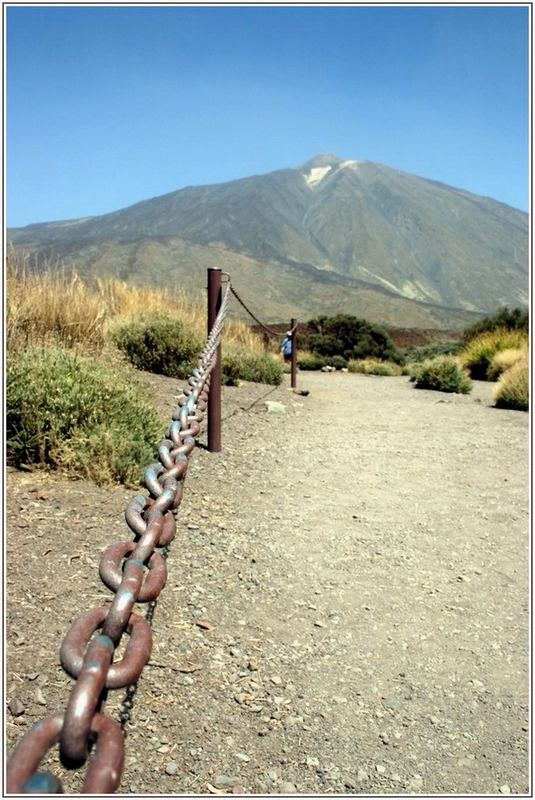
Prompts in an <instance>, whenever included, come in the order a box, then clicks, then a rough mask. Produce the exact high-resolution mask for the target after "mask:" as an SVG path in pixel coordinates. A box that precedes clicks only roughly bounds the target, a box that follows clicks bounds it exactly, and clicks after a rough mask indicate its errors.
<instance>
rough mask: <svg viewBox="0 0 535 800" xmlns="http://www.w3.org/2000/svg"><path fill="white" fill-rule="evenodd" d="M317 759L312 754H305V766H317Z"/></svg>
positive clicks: (318, 763)
mask: <svg viewBox="0 0 535 800" xmlns="http://www.w3.org/2000/svg"><path fill="white" fill-rule="evenodd" d="M319 765H320V762H319V759H317V758H315V757H314V756H307V767H319Z"/></svg>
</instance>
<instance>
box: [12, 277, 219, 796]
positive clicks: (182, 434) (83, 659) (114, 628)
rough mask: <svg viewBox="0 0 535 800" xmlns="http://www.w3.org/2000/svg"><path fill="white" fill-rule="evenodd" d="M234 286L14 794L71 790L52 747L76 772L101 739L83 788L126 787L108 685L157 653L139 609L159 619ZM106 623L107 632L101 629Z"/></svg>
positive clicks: (107, 558) (109, 563) (31, 734)
mask: <svg viewBox="0 0 535 800" xmlns="http://www.w3.org/2000/svg"><path fill="white" fill-rule="evenodd" d="M230 291H231V286H230V282H227V284H226V289H225V290H224V294H223V297H222V300H221V306H220V310H219V313H218V315H217V317H216V320H215V322H214V325H213V326H212V330H211V331H210V333H209V335H208V338H207V341H206V344H205V347H204V349H203V351H202V353H201V354H200V356H199V360H198V362H197V366H196V367H195V368H194V369H193V370H192V373H191V376H190V378H189V379H188V383H187V386H186V387H185V389H184V391H183V393H182V394H181V395H180V396H179V397H178V408H177V409H175V411H174V412H173V414H172V420H171V423H170V425H169V428H168V430H167V433H166V438H165V439H163V441H161V442H160V445H159V447H158V456H159V461H158V462H155V463H154V464H151V465H150V466H149V467H147V469H146V470H145V475H144V483H145V487H146V489H147V490H148V492H149V494H148V496H147V497H146V496H144V495H142V494H138V495H136V496H135V497H134V498H133V499H132V500H131V501H130V502H129V503H128V505H127V508H126V511H125V520H126V523H127V525H128V527H129V528H130V530H131V532H132V533H133V535H134V539H133V541H128V542H122V543H119V544H115V545H112V546H110V547H108V548H107V550H105V552H104V554H103V555H102V558H101V562H100V568H99V574H100V577H101V579H102V581H103V582H104V584H105V585H106V586H107V587H108V588H109V589H111V591H113V592H115V597H114V599H113V602H112V603H111V606H110V607H109V608H108V607H106V608H105V607H102V608H93V609H90V610H89V611H85V612H84V613H82V614H81V615H80V616H79V617H78V618H77V619H76V620H75V621H74V622H73V623H72V625H71V627H70V628H69V630H68V632H67V634H66V636H65V638H64V639H63V642H62V644H61V648H60V660H61V664H62V666H63V668H64V669H65V671H66V672H67V673H68V674H69V675H70V676H71V677H73V678H75V679H76V682H75V684H74V686H73V689H72V691H71V695H70V697H69V700H68V703H67V708H66V710H65V714H64V715H58V716H55V717H49V718H48V719H45V720H43V721H41V722H38V723H37V724H36V725H34V726H33V728H32V729H31V730H30V731H28V733H27V734H26V735H25V736H24V737H23V739H22V740H21V741H20V743H19V744H18V746H17V747H16V749H15V750H14V751H13V753H12V755H11V757H10V759H9V762H8V765H7V792H8V793H9V794H36V793H37V794H57V793H61V792H63V789H62V785H61V782H60V781H59V780H58V778H56V777H55V776H54V775H52V774H51V773H48V772H37V769H38V767H39V764H40V762H41V761H42V759H43V758H44V756H45V755H46V753H47V751H48V750H49V749H50V748H51V747H52V746H53V745H54V744H56V743H57V742H59V749H60V757H61V761H62V763H63V764H64V766H66V767H68V768H71V769H74V768H78V767H81V766H82V765H83V764H85V762H86V761H87V760H88V757H89V754H90V752H91V749H92V748H93V745H95V747H94V749H95V752H94V754H93V755H92V756H91V759H90V760H89V764H88V767H87V772H86V777H85V782H84V785H83V789H82V792H83V793H95V794H108V793H111V792H114V791H115V790H116V789H117V788H118V786H119V785H120V782H121V775H122V770H123V764H124V738H123V731H122V729H121V726H120V725H119V724H118V723H117V722H115V721H114V720H112V719H110V718H109V717H107V716H105V715H104V713H103V709H104V705H105V700H106V695H107V691H108V689H120V688H124V687H131V686H132V685H133V684H135V683H136V682H137V680H138V679H139V676H140V675H141V673H142V671H143V668H144V666H145V664H146V663H147V661H148V660H149V658H150V653H151V648H152V631H151V627H150V624H149V622H148V621H147V620H146V619H143V618H142V617H140V616H139V615H138V614H136V613H135V612H134V608H135V606H136V603H150V604H151V605H150V606H149V608H150V609H151V616H152V612H153V610H154V603H155V600H156V598H157V597H158V596H159V594H160V592H161V590H162V589H163V587H164V586H165V582H166V579H167V567H166V564H165V561H164V559H163V558H162V556H161V555H160V554H159V553H157V552H156V549H157V548H167V546H168V545H169V544H170V542H171V541H172V540H173V539H174V537H175V534H176V519H175V514H176V510H177V508H178V506H179V505H180V503H181V501H182V492H183V482H184V479H185V476H186V473H187V470H188V463H189V456H190V454H191V452H192V450H193V448H194V447H195V437H196V436H198V434H199V432H200V429H201V422H202V421H203V419H204V412H205V411H206V407H207V403H208V396H209V390H210V374H211V372H212V369H213V367H214V365H215V362H216V357H217V355H216V351H217V347H218V345H219V342H220V338H221V333H222V330H223V325H224V321H225V316H226V312H227V307H228V302H229V296H230ZM165 553H166V550H164V554H165ZM121 565H122V566H121ZM147 616H148V615H147ZM97 630H98V631H100V632H99V633H98V634H97V635H96V636H95V634H96V632H97ZM124 633H127V634H128V635H129V639H128V643H127V645H126V648H125V651H124V655H123V658H122V659H120V660H119V661H114V654H115V651H116V649H117V647H118V645H119V643H120V641H121V639H122V636H123V634H124ZM95 743H96V744H95Z"/></svg>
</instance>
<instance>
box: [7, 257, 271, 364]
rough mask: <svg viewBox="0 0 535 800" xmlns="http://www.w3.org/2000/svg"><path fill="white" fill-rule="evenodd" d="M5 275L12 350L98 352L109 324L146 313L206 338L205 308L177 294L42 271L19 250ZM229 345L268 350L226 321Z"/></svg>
mask: <svg viewBox="0 0 535 800" xmlns="http://www.w3.org/2000/svg"><path fill="white" fill-rule="evenodd" d="M6 272H7V320H6V333H7V344H8V347H13V346H23V347H25V346H27V345H28V344H37V343H57V344H62V345H64V346H67V347H71V348H72V347H74V348H76V347H77V346H79V345H82V346H83V347H84V349H89V350H93V351H95V352H98V351H99V350H101V349H102V348H103V347H104V345H105V342H106V339H107V333H108V330H109V328H110V326H112V325H114V324H115V323H117V322H126V321H128V320H132V319H137V318H138V317H139V316H140V315H141V314H142V313H143V312H147V311H162V312H165V313H166V314H168V315H169V316H171V317H174V318H179V319H180V320H182V322H183V323H184V324H185V326H186V327H187V328H189V329H190V330H191V331H193V332H194V333H196V334H197V335H198V336H199V337H200V338H201V339H204V338H205V337H206V309H205V308H204V307H203V306H202V305H201V304H200V303H199V304H193V303H192V302H191V301H190V300H188V299H187V298H186V297H185V295H183V294H181V293H178V292H169V291H165V290H163V289H157V288H151V287H139V286H130V285H128V284H126V283H124V282H123V281H119V280H116V279H113V278H108V279H98V280H97V282H96V284H95V285H94V286H92V285H89V284H88V283H86V282H85V281H84V280H82V279H81V278H80V277H79V275H77V274H76V272H74V271H71V272H67V271H65V270H62V269H61V267H59V268H58V266H57V265H53V264H47V265H45V268H44V269H43V270H42V271H37V270H36V269H35V266H34V265H33V264H32V263H31V261H30V259H29V257H28V256H25V255H23V254H21V253H19V252H18V251H12V252H11V253H10V254H9V259H8V264H7V270H6ZM225 345H228V346H230V347H240V348H242V349H246V350H248V351H250V352H252V353H255V354H257V355H260V354H261V353H263V352H264V346H263V343H262V339H261V337H260V336H258V335H257V334H254V333H253V332H252V331H251V329H250V327H249V326H248V325H246V324H245V323H243V322H240V321H236V320H227V322H226V323H225V332H224V336H223V348H225Z"/></svg>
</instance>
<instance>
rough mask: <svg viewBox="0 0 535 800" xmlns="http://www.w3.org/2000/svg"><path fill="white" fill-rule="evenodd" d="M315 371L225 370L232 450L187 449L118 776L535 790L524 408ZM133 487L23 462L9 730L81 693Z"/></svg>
mask: <svg viewBox="0 0 535 800" xmlns="http://www.w3.org/2000/svg"><path fill="white" fill-rule="evenodd" d="M145 378H146V380H147V382H148V383H149V384H150V385H151V386H152V387H153V388H154V391H155V393H156V397H157V398H159V401H160V402H161V411H162V414H163V416H164V418H165V419H167V417H168V415H169V413H170V410H171V409H172V408H173V400H172V396H173V392H174V391H175V390H176V384H175V382H174V381H170V380H169V379H165V378H159V377H155V376H149V375H145ZM299 381H300V384H301V385H302V386H304V387H307V388H309V389H310V395H309V396H308V397H301V396H298V395H295V394H293V393H291V392H290V391H288V389H287V388H286V387H279V388H277V389H272V388H269V387H265V386H259V385H255V384H246V385H244V386H243V387H240V388H238V389H235V388H228V389H225V392H224V410H223V415H224V418H225V419H224V428H223V444H224V450H223V452H222V453H221V454H217V455H214V454H210V453H208V452H206V451H205V450H203V449H198V451H197V452H196V453H195V454H194V455H193V457H192V460H191V464H190V470H189V473H188V479H187V482H186V490H185V494H184V502H183V504H182V508H181V511H180V514H179V521H181V522H182V525H181V526H180V534H179V536H178V537H177V540H175V542H174V543H173V545H172V548H171V554H170V557H169V561H168V566H169V571H170V574H169V579H168V584H167V586H166V587H165V589H164V591H163V592H162V594H161V596H160V599H159V601H158V605H157V608H156V612H155V615H154V620H153V629H154V633H155V644H154V647H153V652H152V656H151V661H150V663H149V664H148V665H147V667H146V668H145V670H144V673H143V677H142V679H141V681H140V682H139V684H138V688H137V693H136V695H135V697H134V701H133V709H132V712H131V717H130V720H129V721H128V722H127V723H126V732H127V745H126V749H127V757H126V766H125V773H124V778H123V783H122V786H121V791H123V792H127V793H135V794H146V793H157V794H172V793H175V794H177V793H183V794H206V793H213V794H217V793H227V792H234V793H240V792H245V793H277V792H278V793H283V794H288V793H291V792H293V791H297V792H299V793H338V794H343V793H346V794H359V793H362V794H403V793H416V794H424V795H428V794H430V793H461V794H470V793H475V794H485V793H499V792H501V793H502V794H508V793H513V794H514V793H526V792H528V791H529V788H530V787H529V784H528V668H529V663H528V634H529V628H528V603H529V593H528V565H529V552H528V548H529V542H528V508H527V506H528V416H527V415H526V414H523V413H520V412H514V411H499V410H497V409H494V408H491V407H490V395H491V387H490V386H489V385H486V384H479V383H478V384H476V386H475V388H474V391H473V393H472V394H471V395H469V396H454V395H445V394H444V395H442V394H439V393H434V392H426V391H417V390H415V389H414V388H413V387H412V385H411V384H410V383H409V382H408V379H407V378H378V377H374V376H363V375H348V374H341V373H336V374H321V373H320V374H318V373H314V374H305V373H301V374H300V375H299ZM266 400H267V401H276V402H279V403H282V404H283V406H284V410H283V411H278V412H277V411H273V412H272V413H268V412H267V411H266V406H265V401H266ZM201 441H202V440H201ZM133 493H135V492H133V490H126V489H125V488H116V489H106V490H100V489H97V488H95V487H94V486H93V485H92V484H90V483H87V482H84V481H78V482H70V481H67V480H65V479H63V478H59V477H57V476H51V475H47V474H44V473H42V472H32V473H19V472H10V473H9V474H8V498H7V503H8V520H9V531H8V573H7V596H8V607H7V621H8V664H7V666H8V669H7V684H8V685H7V694H8V702H10V703H11V705H12V707H13V708H14V709H15V711H16V712H17V713H16V714H13V713H9V712H8V715H7V739H8V744H9V746H12V744H13V743H14V742H16V741H17V740H18V739H19V738H20V736H21V733H22V732H24V731H25V730H26V729H27V728H28V726H29V725H30V724H31V723H32V722H34V721H36V720H37V719H39V718H41V717H43V716H46V715H49V714H52V713H54V712H56V711H57V710H58V709H60V708H62V707H63V706H64V704H65V701H66V698H67V696H68V691H69V687H70V686H71V685H72V684H71V681H70V679H69V678H67V677H66V676H65V675H64V674H63V672H62V670H61V668H60V667H59V666H58V656H57V650H58V648H59V645H60V642H61V639H62V637H63V635H64V633H65V631H66V629H67V627H68V625H69V623H70V621H71V620H72V618H73V617H74V616H77V615H78V614H79V613H80V612H81V611H82V610H84V609H86V608H90V607H92V606H94V605H99V604H101V603H103V602H105V600H106V598H109V592H107V590H105V589H104V587H103V586H102V584H100V582H99V579H98V560H99V557H100V552H101V551H102V549H104V547H105V546H106V545H107V544H109V543H110V542H113V541H116V540H121V539H126V538H128V535H125V533H126V528H125V525H124V523H123V522H122V514H123V511H124V507H125V504H126V501H127V500H128V499H130V498H131V497H132V494H133ZM42 613H44V616H43V621H41V614H42ZM123 698H124V693H123V692H120V691H119V692H116V693H114V695H113V696H111V698H110V702H109V706H108V708H109V710H110V713H114V714H115V715H116V714H117V713H118V711H119V707H120V704H121V701H122V700H123ZM14 700H17V701H18V703H19V706H18V707H17V704H16V703H14ZM21 708H22V709H23V712H22V713H19V712H20V710H21ZM56 760H57V756H56V753H52V755H51V757H50V763H53V764H55V761H56ZM65 786H66V789H67V790H70V791H74V792H76V791H78V787H79V779H78V776H77V774H76V775H74V776H72V775H69V776H67V778H66V779H65Z"/></svg>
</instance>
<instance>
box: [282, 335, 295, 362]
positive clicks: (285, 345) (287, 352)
mask: <svg viewBox="0 0 535 800" xmlns="http://www.w3.org/2000/svg"><path fill="white" fill-rule="evenodd" d="M281 351H282V355H283V358H284V360H285V361H291V360H292V332H291V331H286V336H285V337H284V339H283V342H282V347H281Z"/></svg>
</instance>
